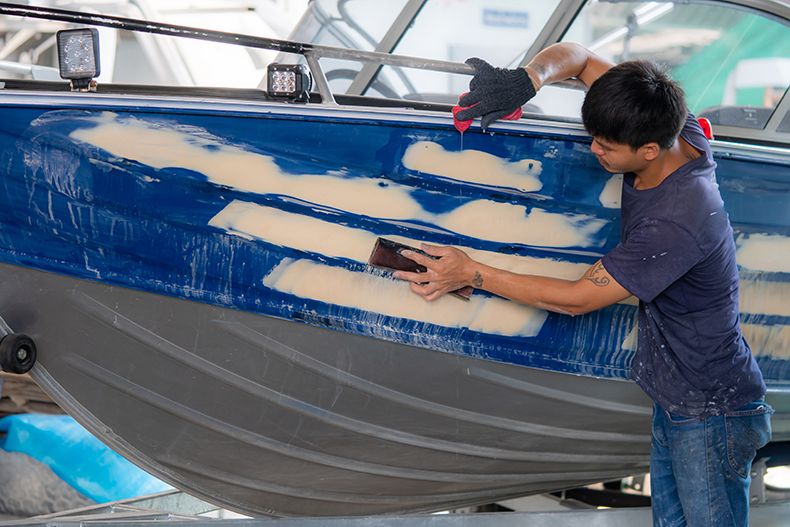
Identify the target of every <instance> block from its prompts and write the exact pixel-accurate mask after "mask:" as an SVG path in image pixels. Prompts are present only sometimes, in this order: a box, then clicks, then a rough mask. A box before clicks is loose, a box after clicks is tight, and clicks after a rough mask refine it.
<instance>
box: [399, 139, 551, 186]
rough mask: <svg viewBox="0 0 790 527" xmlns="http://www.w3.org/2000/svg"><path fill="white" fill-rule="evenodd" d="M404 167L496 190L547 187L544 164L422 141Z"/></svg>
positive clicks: (409, 151) (413, 147) (410, 152)
mask: <svg viewBox="0 0 790 527" xmlns="http://www.w3.org/2000/svg"><path fill="white" fill-rule="evenodd" d="M403 166H405V167H406V168H408V169H410V170H417V171H419V172H424V173H426V174H434V175H437V176H442V177H446V178H449V179H454V180H456V181H463V182H466V183H477V184H480V185H490V186H496V187H509V188H513V189H517V190H520V191H522V192H533V191H536V190H540V189H541V188H542V187H543V184H542V183H541V181H540V179H538V176H539V175H540V173H541V171H542V170H543V164H542V163H541V162H540V161H534V160H532V159H524V160H521V161H515V162H510V161H507V160H504V159H502V158H499V157H496V156H494V155H491V154H489V153H486V152H481V151H479V150H461V151H459V152H448V151H447V150H445V149H444V148H443V147H442V146H441V145H439V144H437V143H434V142H431V141H418V142H416V143H414V144H412V145H410V146H409V148H407V149H406V153H405V154H404V156H403Z"/></svg>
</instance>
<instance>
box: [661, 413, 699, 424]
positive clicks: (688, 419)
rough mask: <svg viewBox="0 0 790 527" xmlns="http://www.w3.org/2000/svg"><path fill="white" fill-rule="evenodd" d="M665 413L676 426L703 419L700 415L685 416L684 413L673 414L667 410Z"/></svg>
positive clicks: (668, 419)
mask: <svg viewBox="0 0 790 527" xmlns="http://www.w3.org/2000/svg"><path fill="white" fill-rule="evenodd" d="M664 413H665V414H667V421H669V423H670V424H671V425H674V426H687V425H693V424H694V423H699V422H700V421H702V419H701V418H699V417H684V416H682V415H676V414H671V413H669V412H667V411H666V410H664Z"/></svg>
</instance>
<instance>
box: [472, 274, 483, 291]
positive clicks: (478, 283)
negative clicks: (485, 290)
mask: <svg viewBox="0 0 790 527" xmlns="http://www.w3.org/2000/svg"><path fill="white" fill-rule="evenodd" d="M472 285H473V286H474V287H475V288H477V289H480V288H481V287H483V277H482V276H481V275H480V271H475V277H474V278H472Z"/></svg>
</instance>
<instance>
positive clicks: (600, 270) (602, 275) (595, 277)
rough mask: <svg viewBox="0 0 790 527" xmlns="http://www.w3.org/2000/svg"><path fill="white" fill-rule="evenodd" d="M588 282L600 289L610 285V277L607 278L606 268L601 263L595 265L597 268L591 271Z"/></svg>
mask: <svg viewBox="0 0 790 527" xmlns="http://www.w3.org/2000/svg"><path fill="white" fill-rule="evenodd" d="M587 280H589V281H590V282H592V283H593V284H595V285H597V286H598V287H605V286H607V285H609V277H608V276H606V268H605V267H604V266H603V264H602V263H601V262H598V263H597V264H595V266H594V267H593V268H592V271H590V276H588V277H587Z"/></svg>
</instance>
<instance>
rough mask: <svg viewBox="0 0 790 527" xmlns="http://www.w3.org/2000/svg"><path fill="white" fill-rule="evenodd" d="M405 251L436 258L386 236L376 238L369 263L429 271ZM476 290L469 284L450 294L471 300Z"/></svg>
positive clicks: (401, 268) (382, 266) (421, 271)
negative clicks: (404, 253)
mask: <svg viewBox="0 0 790 527" xmlns="http://www.w3.org/2000/svg"><path fill="white" fill-rule="evenodd" d="M403 251H412V252H415V253H418V254H422V255H423V256H427V257H428V258H433V259H436V257H434V256H431V255H430V254H428V253H426V252H425V251H421V250H420V249H416V248H414V247H410V246H408V245H404V244H402V243H398V242H394V241H392V240H388V239H386V238H379V239H377V240H376V245H375V246H373V252H372V253H371V254H370V258H369V259H368V264H370V265H372V266H373V267H379V268H383V269H391V270H393V271H406V272H409V273H424V272H425V271H427V269H426V268H425V267H424V266H422V265H420V264H418V263H417V262H415V261H414V260H410V259H408V258H406V257H405V256H403V255H402V254H401V252H403ZM474 290H475V288H474V287H471V286H467V287H462V288H461V289H459V290H457V291H451V293H450V294H452V295H455V296H457V297H458V298H463V299H464V300H469V297H470V296H472V292H473V291H474Z"/></svg>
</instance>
